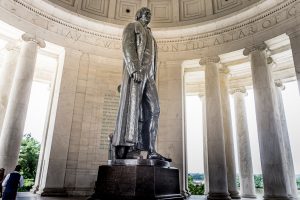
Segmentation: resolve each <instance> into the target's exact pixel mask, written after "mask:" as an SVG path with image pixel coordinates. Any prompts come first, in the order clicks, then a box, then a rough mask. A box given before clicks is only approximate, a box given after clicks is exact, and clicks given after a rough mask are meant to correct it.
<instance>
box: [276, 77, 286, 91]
mask: <svg viewBox="0 0 300 200" xmlns="http://www.w3.org/2000/svg"><path fill="white" fill-rule="evenodd" d="M274 83H275V86H276V87H278V88H279V89H280V90H285V86H284V85H283V83H282V81H281V80H280V79H277V80H275V81H274Z"/></svg>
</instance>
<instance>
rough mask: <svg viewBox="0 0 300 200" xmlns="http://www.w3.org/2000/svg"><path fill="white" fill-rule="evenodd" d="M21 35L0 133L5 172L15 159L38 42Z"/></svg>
mask: <svg viewBox="0 0 300 200" xmlns="http://www.w3.org/2000/svg"><path fill="white" fill-rule="evenodd" d="M22 37H23V39H24V41H23V44H22V47H21V52H20V56H19V57H18V62H17V66H16V72H15V78H14V81H13V84H12V88H11V92H10V97H9V102H8V105H7V110H6V114H5V118H4V122H3V131H2V133H1V137H0V165H1V166H2V167H4V168H5V169H6V171H7V172H11V171H13V169H14V168H15V166H16V164H17V161H18V157H19V150H20V146H21V140H22V137H23V129H24V124H25V119H26V114H27V108H28V102H29V97H30V91H31V85H32V81H33V75H34V69H35V63H36V56H37V49H38V46H39V45H38V43H37V42H36V41H35V40H34V39H35V37H34V36H33V35H29V34H24V35H22Z"/></svg>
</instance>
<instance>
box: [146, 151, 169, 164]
mask: <svg viewBox="0 0 300 200" xmlns="http://www.w3.org/2000/svg"><path fill="white" fill-rule="evenodd" d="M147 159H155V160H162V161H167V162H172V159H171V158H166V157H164V156H162V155H160V154H159V153H157V152H152V153H148V155H147Z"/></svg>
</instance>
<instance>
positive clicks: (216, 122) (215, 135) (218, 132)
mask: <svg viewBox="0 0 300 200" xmlns="http://www.w3.org/2000/svg"><path fill="white" fill-rule="evenodd" d="M218 60H219V59H218V58H207V59H202V62H203V63H202V64H205V97H206V120H207V152H208V168H209V170H208V171H209V174H210V175H209V193H210V194H212V196H213V195H214V194H215V193H219V194H220V193H221V194H223V195H224V196H226V194H227V193H228V186H227V174H226V156H225V143H224V129H223V119H222V105H221V94H220V85H219V72H218V67H217V66H218V64H217V62H218Z"/></svg>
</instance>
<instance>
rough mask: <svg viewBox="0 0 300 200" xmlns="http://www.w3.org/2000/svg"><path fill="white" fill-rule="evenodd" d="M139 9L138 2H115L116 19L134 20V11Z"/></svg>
mask: <svg viewBox="0 0 300 200" xmlns="http://www.w3.org/2000/svg"><path fill="white" fill-rule="evenodd" d="M140 7H141V2H140V1H135V0H117V5H116V17H115V18H116V19H118V20H125V21H128V20H131V21H132V20H134V17H135V13H136V11H137V10H138V9H139V8H140Z"/></svg>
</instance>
